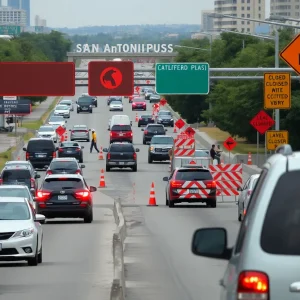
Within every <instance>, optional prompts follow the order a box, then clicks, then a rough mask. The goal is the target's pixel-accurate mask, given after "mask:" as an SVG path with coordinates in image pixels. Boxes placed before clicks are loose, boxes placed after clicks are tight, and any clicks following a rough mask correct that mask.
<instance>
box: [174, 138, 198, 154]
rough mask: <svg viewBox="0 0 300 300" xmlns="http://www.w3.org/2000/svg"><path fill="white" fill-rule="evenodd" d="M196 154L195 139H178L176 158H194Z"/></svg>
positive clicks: (175, 151)
mask: <svg viewBox="0 0 300 300" xmlns="http://www.w3.org/2000/svg"><path fill="white" fill-rule="evenodd" d="M194 153H195V139H193V138H176V139H175V145H174V155H175V156H193V155H194Z"/></svg>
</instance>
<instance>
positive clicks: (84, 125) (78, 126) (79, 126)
mask: <svg viewBox="0 0 300 300" xmlns="http://www.w3.org/2000/svg"><path fill="white" fill-rule="evenodd" d="M75 127H78V128H80V127H85V128H87V126H86V125H73V128H75Z"/></svg>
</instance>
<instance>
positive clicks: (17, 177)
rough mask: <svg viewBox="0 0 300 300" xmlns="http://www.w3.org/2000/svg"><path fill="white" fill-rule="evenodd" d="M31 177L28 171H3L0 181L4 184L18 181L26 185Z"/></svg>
mask: <svg viewBox="0 0 300 300" xmlns="http://www.w3.org/2000/svg"><path fill="white" fill-rule="evenodd" d="M30 178H31V175H30V171H29V170H19V169H14V170H4V171H3V173H2V180H3V182H5V183H8V182H13V181H18V182H24V183H27V182H28V180H30Z"/></svg>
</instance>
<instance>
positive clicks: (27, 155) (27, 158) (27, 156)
mask: <svg viewBox="0 0 300 300" xmlns="http://www.w3.org/2000/svg"><path fill="white" fill-rule="evenodd" d="M26 160H29V153H28V152H26Z"/></svg>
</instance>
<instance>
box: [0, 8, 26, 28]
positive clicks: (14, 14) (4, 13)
mask: <svg viewBox="0 0 300 300" xmlns="http://www.w3.org/2000/svg"><path fill="white" fill-rule="evenodd" d="M26 22H27V15H26V11H25V10H23V9H15V8H11V7H7V6H2V7H0V25H17V26H22V27H24V26H26Z"/></svg>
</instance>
